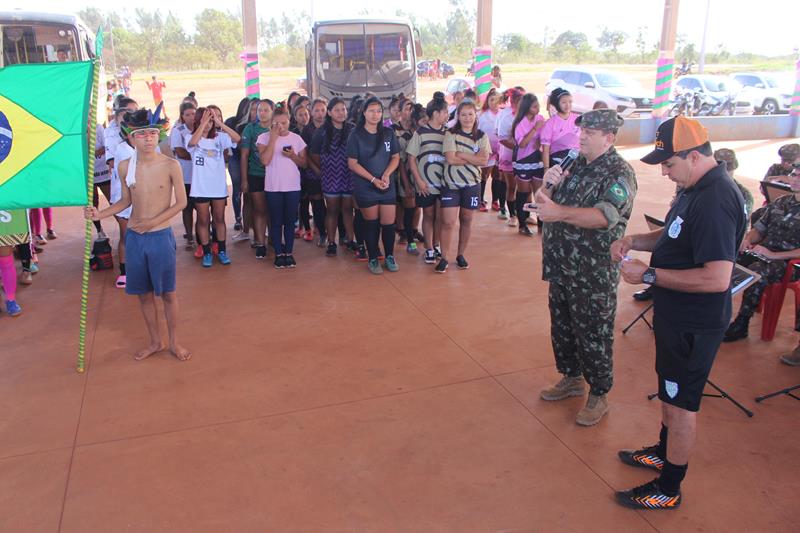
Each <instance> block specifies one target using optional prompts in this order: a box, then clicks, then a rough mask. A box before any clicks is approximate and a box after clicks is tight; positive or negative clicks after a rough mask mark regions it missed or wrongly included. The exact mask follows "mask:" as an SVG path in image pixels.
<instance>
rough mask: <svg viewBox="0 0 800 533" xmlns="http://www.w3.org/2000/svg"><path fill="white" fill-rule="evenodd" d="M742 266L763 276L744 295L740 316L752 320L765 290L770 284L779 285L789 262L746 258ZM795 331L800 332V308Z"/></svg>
mask: <svg viewBox="0 0 800 533" xmlns="http://www.w3.org/2000/svg"><path fill="white" fill-rule="evenodd" d="M739 262H740V264H742V265H743V266H745V267H747V268H749V269H750V270H752V271H753V272H756V273H758V274H761V279H759V280H758V281H757V282H755V283H753V284H752V285H750V286H749V287H748V288H747V290H746V291H744V294H743V295H742V306H741V307H740V308H739V316H740V317H743V318H750V317H751V316H753V314H754V313H755V312H756V309H757V308H758V303H759V302H760V301H761V296H762V295H763V294H764V289H766V288H767V285H769V284H770V283H778V282H779V281H781V280H782V279H783V275H784V273H785V272H786V265H787V264H788V261H778V260H772V261H762V260H760V259H757V258H751V257H749V256H744V257H742V258H741V260H740V261H739ZM794 329H795V330H797V331H800V308H799V309H798V311H797V312H796V313H795V319H794Z"/></svg>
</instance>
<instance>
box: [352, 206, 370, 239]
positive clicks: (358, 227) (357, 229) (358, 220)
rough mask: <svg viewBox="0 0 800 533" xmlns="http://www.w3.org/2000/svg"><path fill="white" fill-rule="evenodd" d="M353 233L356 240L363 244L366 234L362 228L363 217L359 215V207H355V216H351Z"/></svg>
mask: <svg viewBox="0 0 800 533" xmlns="http://www.w3.org/2000/svg"><path fill="white" fill-rule="evenodd" d="M353 233H355V234H356V242H357V243H358V244H364V241H365V240H366V237H367V236H366V234H365V233H366V232H365V230H364V217H363V216H362V215H361V210H360V209H356V216H355V217H353Z"/></svg>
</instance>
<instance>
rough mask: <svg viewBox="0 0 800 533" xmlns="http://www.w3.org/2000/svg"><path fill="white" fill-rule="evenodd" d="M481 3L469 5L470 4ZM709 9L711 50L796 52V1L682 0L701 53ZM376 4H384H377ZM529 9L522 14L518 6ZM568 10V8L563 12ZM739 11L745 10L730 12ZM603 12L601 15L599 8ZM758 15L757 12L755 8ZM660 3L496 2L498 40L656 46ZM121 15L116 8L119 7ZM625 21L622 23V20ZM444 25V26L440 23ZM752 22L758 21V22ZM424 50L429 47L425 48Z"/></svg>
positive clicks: (426, 8)
mask: <svg viewBox="0 0 800 533" xmlns="http://www.w3.org/2000/svg"><path fill="white" fill-rule="evenodd" d="M473 2H474V5H476V6H477V0H468V1H467V5H469V4H471V3H473ZM9 3H10V4H11V6H12V7H17V6H24V7H25V8H26V9H31V10H37V11H54V12H65V11H66V12H70V11H77V10H80V9H82V8H83V7H85V6H91V5H94V6H96V7H99V8H100V9H105V7H106V6H108V5H114V6H116V5H118V4H117V3H115V2H100V1H94V0H58V1H52V0H25V1H24V2H21V1H20V0H11V1H10V2H4V4H6V5H8V4H9ZM708 3H710V16H709V23H708V34H707V38H706V48H707V50H708V51H711V52H713V51H714V50H715V49H716V48H717V47H718V46H719V45H720V44H722V45H723V46H724V47H725V49H727V50H728V51H729V52H732V53H738V52H753V53H758V54H766V55H784V54H791V53H792V51H793V49H795V48H797V47H798V46H800V29H798V24H797V20H798V15H800V8H798V7H797V0H762V1H760V2H758V3H755V2H744V1H740V0H680V5H679V14H678V33H679V34H685V35H686V38H687V40H688V42H694V43H695V45H696V47H697V50H698V51H699V50H700V43H701V41H702V37H703V25H704V21H705V14H706V6H707V4H708ZM165 4H166V3H165V2H164V1H163V0H128V1H127V2H125V5H126V6H128V7H127V8H126V9H127V11H128V12H129V13H132V12H133V9H134V8H136V7H142V8H145V9H149V10H153V9H161V10H162V12H166V9H165ZM378 4H379V5H378ZM166 5H169V9H170V10H172V11H173V12H174V13H176V14H179V15H183V16H184V17H183V20H184V26H185V27H186V28H187V29H189V30H190V29H192V28H193V25H192V22H193V18H194V15H195V14H197V13H199V12H200V11H202V10H203V9H205V8H215V9H222V10H229V11H237V12H238V11H239V10H240V9H241V2H240V1H236V0H216V1H212V0H172V1H171V2H169V3H168V4H166ZM520 5H523V6H526V7H524V8H519V7H518V6H520ZM565 5H566V6H569V8H568V9H565V7H564V6H565ZM732 5H733V6H737V5H740V6H741V7H732ZM287 6H292V8H294V9H296V10H300V11H307V12H309V13H311V12H312V9H313V15H314V18H315V19H316V20H325V19H336V18H347V17H352V16H358V15H359V13H360V12H361V11H362V10H363V9H370V10H372V11H371V12H372V13H374V14H376V15H393V14H394V13H395V11H396V10H397V9H402V10H404V11H406V12H410V13H413V14H414V16H415V17H417V18H418V19H420V20H425V19H426V18H431V17H440V18H443V17H442V14H443V13H446V12H447V11H448V9H449V3H448V1H447V0H402V1H399V0H382V1H381V2H375V0H316V1H315V0H294V1H291V2H285V1H282V0H256V9H257V11H258V13H259V16H260V17H262V18H269V17H270V16H275V15H280V13H281V12H282V11H283V10H284V9H287V8H288V7H287ZM598 6H601V9H598ZM755 6H757V7H758V9H757V13H759V14H756V7H755ZM663 8H664V2H663V0H606V1H605V2H598V1H597V0H570V1H569V2H566V3H564V4H562V3H560V2H552V1H542V2H535V1H530V0H528V1H527V2H521V1H520V0H494V8H493V21H492V26H493V29H494V32H493V35H494V36H495V37H496V36H498V35H501V34H503V33H521V34H524V35H526V36H527V37H528V38H529V39H530V40H532V41H539V42H541V41H542V40H543V37H544V33H545V28H546V29H547V33H548V34H549V36H550V37H549V39H550V40H552V39H554V38H555V36H557V35H558V34H559V33H561V32H562V31H565V30H572V31H580V32H584V33H586V34H587V35H588V36H589V39H590V41H591V42H592V44H593V45H595V46H596V44H597V41H596V38H597V36H598V35H599V34H600V32H601V30H602V28H603V26H607V27H608V28H609V29H612V30H616V29H621V30H622V31H625V32H626V33H628V35H629V38H628V41H629V42H628V43H626V46H625V48H627V49H629V50H633V47H634V40H635V38H636V34H637V32H638V27H639V26H645V27H646V28H647V29H646V35H648V39H647V40H648V42H651V43H655V42H657V41H658V40H659V37H660V34H661V20H662V14H663ZM117 10H119V9H117ZM620 20H622V21H625V22H620ZM441 22H444V20H441ZM754 22H755V23H754ZM423 45H424V43H423Z"/></svg>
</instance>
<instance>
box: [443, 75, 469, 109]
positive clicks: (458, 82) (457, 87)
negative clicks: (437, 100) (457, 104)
mask: <svg viewBox="0 0 800 533" xmlns="http://www.w3.org/2000/svg"><path fill="white" fill-rule="evenodd" d="M474 88H475V82H474V81H473V80H471V79H469V78H453V79H451V80H450V81H448V82H447V85H446V86H445V88H444V91H443V92H444V95H445V98H446V99H447V101H448V102H449V103H452V102H453V95H454V94H455V93H457V92H459V91H461V92H464V91H466V90H467V89H474Z"/></svg>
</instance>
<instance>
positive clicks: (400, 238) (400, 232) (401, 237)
mask: <svg viewBox="0 0 800 533" xmlns="http://www.w3.org/2000/svg"><path fill="white" fill-rule="evenodd" d="M397 236H398V239H397V244H408V239H406V232H405V231H403V230H398V231H397Z"/></svg>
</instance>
